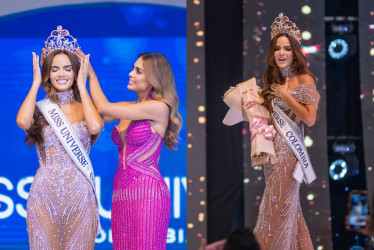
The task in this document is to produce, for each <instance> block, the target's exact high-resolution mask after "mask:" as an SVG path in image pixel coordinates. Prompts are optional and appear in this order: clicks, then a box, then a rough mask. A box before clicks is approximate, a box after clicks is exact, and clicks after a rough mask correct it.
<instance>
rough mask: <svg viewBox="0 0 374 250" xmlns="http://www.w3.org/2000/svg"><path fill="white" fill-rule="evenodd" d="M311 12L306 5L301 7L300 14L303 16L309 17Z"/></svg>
mask: <svg viewBox="0 0 374 250" xmlns="http://www.w3.org/2000/svg"><path fill="white" fill-rule="evenodd" d="M311 12H312V9H311V8H310V7H309V6H308V5H304V6H303V7H301V13H303V14H304V15H309V14H310V13H311Z"/></svg>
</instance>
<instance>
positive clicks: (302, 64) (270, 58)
mask: <svg viewBox="0 0 374 250" xmlns="http://www.w3.org/2000/svg"><path fill="white" fill-rule="evenodd" d="M281 36H285V37H287V38H288V40H289V41H290V44H291V49H292V55H293V58H294V59H293V61H292V63H291V67H292V70H293V73H294V74H295V75H304V74H308V75H310V76H311V77H313V79H315V77H314V75H313V74H312V73H311V72H310V71H309V70H308V66H307V61H306V58H305V56H304V55H303V53H302V52H301V49H300V45H299V43H298V42H297V41H296V40H295V38H293V37H292V36H290V35H289V34H287V33H279V34H277V35H276V36H275V37H274V38H273V39H272V40H271V42H270V45H269V49H268V52H267V54H266V57H265V61H266V65H267V68H266V70H265V73H264V75H263V77H262V81H263V83H264V89H263V90H262V93H261V96H262V98H264V103H263V105H264V106H265V107H266V108H267V109H268V110H270V111H272V110H273V109H272V107H271V101H272V100H273V98H274V96H273V95H271V94H270V92H271V89H270V85H271V84H272V83H278V84H284V83H285V82H284V81H285V79H284V78H283V77H282V75H281V73H280V71H279V68H278V66H277V64H276V63H275V60H274V51H275V46H276V44H277V40H278V38H279V37H281Z"/></svg>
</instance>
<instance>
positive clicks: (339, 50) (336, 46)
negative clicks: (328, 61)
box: [328, 39, 349, 59]
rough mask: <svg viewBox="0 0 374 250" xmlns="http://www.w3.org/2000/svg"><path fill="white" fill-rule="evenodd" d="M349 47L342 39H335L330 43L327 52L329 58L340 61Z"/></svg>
mask: <svg viewBox="0 0 374 250" xmlns="http://www.w3.org/2000/svg"><path fill="white" fill-rule="evenodd" d="M348 50H349V46H348V43H347V41H345V40H344V39H335V40H333V41H331V42H330V44H329V47H328V52H329V55H330V57H331V58H333V59H341V58H343V57H345V56H346V55H347V54H348Z"/></svg>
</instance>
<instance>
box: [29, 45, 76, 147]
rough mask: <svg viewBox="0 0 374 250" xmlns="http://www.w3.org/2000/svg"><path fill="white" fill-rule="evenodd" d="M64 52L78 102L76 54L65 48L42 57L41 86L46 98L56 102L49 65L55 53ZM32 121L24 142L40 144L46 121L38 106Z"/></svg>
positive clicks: (55, 91)
mask: <svg viewBox="0 0 374 250" xmlns="http://www.w3.org/2000/svg"><path fill="white" fill-rule="evenodd" d="M60 54H64V55H67V56H68V57H69V59H70V62H71V66H72V70H73V72H74V83H73V86H72V89H73V92H74V97H75V99H76V100H77V101H79V102H80V100H81V98H80V94H79V90H78V86H77V75H78V72H79V68H80V65H79V61H78V58H77V56H75V55H74V54H73V53H70V52H68V51H66V50H55V51H53V52H51V53H50V54H48V56H47V57H46V58H45V59H44V62H43V67H42V87H43V89H44V91H45V92H46V93H47V96H48V98H49V99H50V100H51V101H52V102H54V103H57V102H58V100H57V95H56V94H57V90H56V89H55V88H54V87H53V85H52V83H51V80H50V78H49V74H50V72H51V66H52V60H53V58H54V57H55V56H56V55H60ZM33 118H34V123H33V124H32V125H31V127H30V128H29V130H27V131H26V132H27V135H26V138H25V143H28V144H29V145H30V146H32V145H35V144H41V143H43V142H44V139H43V137H42V128H43V127H44V126H46V125H48V123H47V121H46V120H45V118H44V116H43V114H42V112H41V111H40V110H39V109H38V107H35V111H34V115H33Z"/></svg>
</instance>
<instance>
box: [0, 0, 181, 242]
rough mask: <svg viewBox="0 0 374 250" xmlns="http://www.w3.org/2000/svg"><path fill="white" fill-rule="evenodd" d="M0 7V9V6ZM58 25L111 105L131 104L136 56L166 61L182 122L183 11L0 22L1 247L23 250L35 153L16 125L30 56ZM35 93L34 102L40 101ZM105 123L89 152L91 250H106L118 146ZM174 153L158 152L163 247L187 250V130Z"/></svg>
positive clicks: (40, 13) (136, 8)
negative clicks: (95, 220) (164, 203)
mask: <svg viewBox="0 0 374 250" xmlns="http://www.w3.org/2000/svg"><path fill="white" fill-rule="evenodd" d="M0 5H1V4H0ZM58 25H62V27H63V28H65V29H68V30H69V31H70V33H71V34H72V35H73V36H74V37H76V38H77V39H78V43H79V45H80V46H81V47H82V50H83V51H84V52H85V53H90V54H91V57H90V61H91V63H92V65H93V67H94V69H95V71H96V73H97V75H98V77H99V80H100V83H101V86H102V88H103V90H104V92H105V94H106V95H107V97H108V99H109V100H111V101H123V100H129V101H131V100H135V99H136V95H135V94H134V93H131V92H130V91H128V90H127V88H126V85H127V82H128V73H129V72H130V71H131V70H132V66H133V64H134V62H135V61H136V58H137V56H138V54H139V53H143V52H160V53H163V54H164V55H165V56H166V57H167V58H168V59H169V61H170V63H171V66H172V69H173V72H174V76H175V80H176V85H177V86H176V87H177V91H178V95H179V99H180V106H179V110H180V113H181V115H182V117H183V118H184V119H185V117H186V9H185V8H182V7H171V6H165V5H149V4H113V3H111V4H89V5H88V4H85V5H70V6H61V7H53V8H43V9H38V10H33V11H28V12H22V13H18V14H14V15H10V16H5V17H0V31H1V32H0V48H2V49H1V51H2V56H1V57H0V100H1V105H0V114H2V115H1V118H0V119H1V121H0V131H1V132H0V140H1V142H2V143H1V145H0V152H1V165H0V205H1V207H0V248H1V249H12V248H13V249H27V248H28V237H27V231H26V220H25V217H26V210H25V209H26V200H27V196H28V192H29V188H30V184H31V182H32V179H33V175H34V174H35V172H36V170H37V168H38V160H37V156H36V151H35V147H33V148H31V149H30V148H29V146H28V145H26V144H24V143H23V141H24V138H25V133H24V131H22V130H21V129H19V128H18V127H17V125H16V123H15V118H16V114H17V111H18V109H19V107H20V105H21V104H22V101H23V99H24V98H25V96H26V94H27V92H28V91H29V89H30V86H31V83H32V55H31V52H33V51H34V52H37V53H38V54H40V51H41V48H42V47H43V46H44V41H45V39H46V38H47V37H48V36H49V34H50V32H51V31H52V30H54V29H56V27H57V26H58ZM44 96H45V92H44V91H43V90H42V88H40V91H39V93H38V100H40V99H42V98H44ZM115 125H117V123H109V124H105V126H104V129H103V131H102V133H101V135H100V138H99V140H98V141H97V143H96V144H95V145H94V146H93V148H92V150H91V154H90V155H91V160H92V163H93V166H94V170H95V174H96V184H97V188H98V196H99V206H100V219H101V223H102V228H103V230H102V231H101V233H100V235H99V236H98V237H97V238H96V247H95V249H111V242H112V239H111V227H110V210H111V196H112V183H113V177H114V173H115V171H116V168H117V154H118V151H117V148H116V146H115V145H114V144H113V142H112V141H111V137H110V134H111V132H112V129H113V127H114V126H115ZM180 138H181V143H180V144H179V146H178V151H170V150H168V149H166V148H165V147H164V148H163V151H162V154H161V159H160V169H161V173H162V175H163V176H164V178H165V180H166V182H167V183H168V186H169V189H170V192H171V195H172V214H171V218H170V224H169V230H168V239H167V240H168V249H185V248H186V127H185V124H184V125H183V127H182V131H181V134H180Z"/></svg>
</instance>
